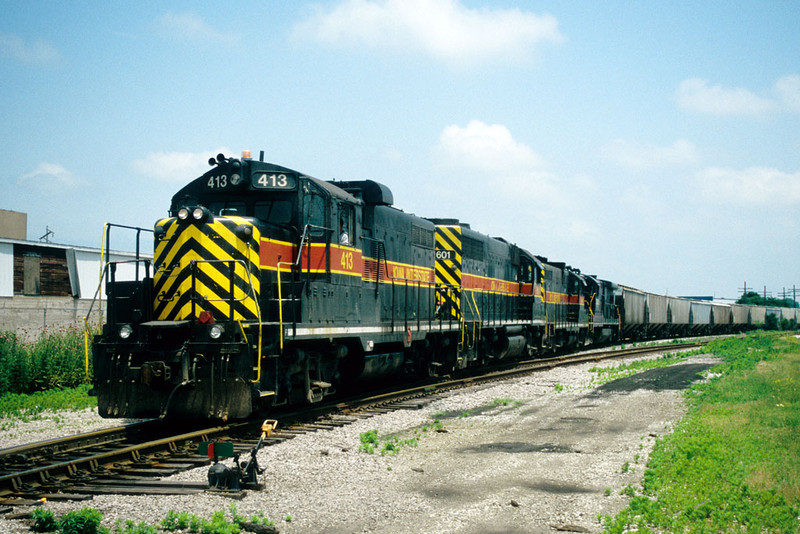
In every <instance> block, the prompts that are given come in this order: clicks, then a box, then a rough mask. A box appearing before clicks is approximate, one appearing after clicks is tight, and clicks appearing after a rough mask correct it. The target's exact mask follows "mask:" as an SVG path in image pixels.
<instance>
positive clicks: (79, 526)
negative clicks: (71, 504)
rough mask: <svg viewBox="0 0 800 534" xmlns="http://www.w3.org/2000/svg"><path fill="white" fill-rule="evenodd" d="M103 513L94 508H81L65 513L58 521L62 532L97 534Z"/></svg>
mask: <svg viewBox="0 0 800 534" xmlns="http://www.w3.org/2000/svg"><path fill="white" fill-rule="evenodd" d="M102 520H103V514H101V513H100V511H99V510H95V509H94V508H81V509H80V510H73V511H71V512H67V513H66V514H64V515H63V516H62V517H61V519H60V520H59V521H58V530H59V531H60V532H61V534H97V533H98V532H99V527H100V521H102Z"/></svg>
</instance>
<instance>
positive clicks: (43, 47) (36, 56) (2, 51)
mask: <svg viewBox="0 0 800 534" xmlns="http://www.w3.org/2000/svg"><path fill="white" fill-rule="evenodd" d="M0 57H10V58H13V59H16V60H18V61H22V62H23V63H30V64H46V63H53V62H55V61H57V60H58V59H59V58H60V57H61V54H59V52H58V50H57V49H56V48H55V47H54V46H53V45H51V44H49V43H46V42H44V41H34V42H32V43H28V42H25V41H24V40H22V38H21V37H19V36H18V35H14V34H11V33H0Z"/></svg>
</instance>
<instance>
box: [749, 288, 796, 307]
mask: <svg viewBox="0 0 800 534" xmlns="http://www.w3.org/2000/svg"><path fill="white" fill-rule="evenodd" d="M736 304H748V305H750V306H774V307H776V308H798V307H800V305H798V304H797V302H796V301H794V300H792V299H789V298H786V299H776V298H774V297H767V298H764V297H762V296H761V295H759V294H758V293H756V292H755V291H748V292H747V293H745V294H744V295H742V296H741V297H739V300H737V301H736Z"/></svg>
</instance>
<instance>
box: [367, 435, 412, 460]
mask: <svg viewBox="0 0 800 534" xmlns="http://www.w3.org/2000/svg"><path fill="white" fill-rule="evenodd" d="M359 439H360V440H361V445H360V446H359V447H358V449H359V450H360V451H362V452H366V453H367V454H373V453H374V452H375V450H376V449H377V448H380V453H381V454H382V455H392V454H396V453H397V452H399V451H400V449H401V448H402V447H404V446H408V447H416V446H417V445H418V441H417V438H408V439H404V440H401V439H400V438H398V437H397V436H387V437H385V438H384V443H383V447H381V446H380V440H379V439H378V431H377V430H368V431H367V432H362V433H361V434H359Z"/></svg>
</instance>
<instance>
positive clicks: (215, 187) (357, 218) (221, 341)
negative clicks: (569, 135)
mask: <svg viewBox="0 0 800 534" xmlns="http://www.w3.org/2000/svg"><path fill="white" fill-rule="evenodd" d="M209 163H210V165H211V169H210V170H209V171H208V172H206V173H205V174H203V175H202V176H200V177H199V178H197V179H195V180H194V181H192V182H190V183H189V184H188V185H186V186H185V187H183V188H182V189H180V190H179V191H178V192H177V193H176V194H175V195H174V196H173V197H172V201H171V205H170V208H169V216H168V217H167V218H165V219H162V220H160V221H158V222H157V223H156V224H155V228H154V231H153V235H154V255H153V258H152V260H150V259H147V258H144V257H139V258H137V260H136V263H137V270H136V272H137V276H136V279H134V280H118V279H117V277H116V271H117V264H114V263H109V264H108V265H107V266H106V279H107V282H106V297H107V301H108V309H107V314H106V315H107V318H106V322H105V324H104V325H103V328H102V330H101V334H99V335H97V336H95V338H94V342H93V365H94V387H93V391H94V393H95V394H96V395H97V397H98V411H99V413H100V415H102V416H104V417H158V416H162V417H164V416H170V417H182V418H214V419H228V418H242V417H246V416H248V415H249V414H250V413H251V412H252V411H253V410H259V409H262V408H268V407H270V406H273V405H282V404H294V403H314V402H318V401H320V400H322V399H323V398H325V397H326V396H329V395H332V394H334V393H336V392H337V391H339V390H341V389H346V388H348V387H352V386H353V385H356V384H359V383H362V384H363V383H368V382H370V381H377V380H385V379H393V380H394V379H403V378H406V379H407V378H412V377H430V376H437V375H442V374H447V373H450V372H453V371H456V370H459V369H465V368H468V367H474V366H482V365H487V364H489V363H491V362H496V361H500V360H503V359H513V358H520V357H529V356H535V355H537V354H541V353H544V352H547V351H551V350H554V349H558V348H563V347H577V346H583V345H587V344H590V343H595V342H607V341H613V340H616V339H620V338H621V337H631V338H645V337H655V336H665V335H675V334H678V333H683V332H689V331H692V332H695V333H700V332H705V331H710V325H711V324H712V322H711V321H712V314H711V306H710V304H705V303H704V304H695V303H694V302H690V301H682V302H678V301H677V299H670V298H668V297H660V296H655V295H648V294H645V293H643V292H640V291H637V290H634V289H631V288H626V287H624V286H618V285H616V284H614V283H612V282H609V281H606V280H601V279H598V278H597V277H596V276H589V275H585V274H582V273H581V272H580V271H579V270H578V269H574V268H572V267H570V266H568V265H566V264H564V263H559V262H551V261H549V260H548V259H547V258H544V257H541V256H536V255H533V254H531V253H530V252H528V251H527V250H525V249H522V248H520V247H518V246H516V245H514V244H511V243H508V242H507V241H505V240H503V239H501V238H494V237H489V236H488V235H485V234H482V233H479V232H477V231H475V230H473V229H472V228H470V226H469V224H466V223H464V222H460V221H459V220H457V219H444V218H438V219H437V218H431V219H426V218H421V217H417V216H415V215H412V214H409V213H405V212H403V211H401V210H399V209H397V208H395V207H393V203H394V199H393V196H392V193H391V191H390V190H389V188H387V187H386V186H384V185H382V184H380V183H377V182H374V181H371V180H362V181H323V180H319V179H316V178H313V177H311V176H308V175H305V174H303V173H300V172H297V171H295V170H292V169H289V168H286V167H282V166H279V165H275V164H271V163H267V162H265V161H263V153H262V157H261V158H259V159H258V160H255V159H252V158H250V157H249V155H248V154H244V155H243V157H242V158H241V159H237V158H227V157H225V156H224V155H222V154H220V155H218V156H217V157H216V158H212V159H211V160H210V161H209ZM139 267H140V268H139ZM140 271H141V272H142V273H143V275H142V276H141V277H140V276H139V275H138V273H139V272H140ZM714 317H716V315H715V316H714ZM726 317H728V319H725V321H727V322H728V324H730V323H731V321H732V320H733V318H738V317H739V315H737V314H730V313H728V314H727V315H726ZM726 328H728V327H727V326H726Z"/></svg>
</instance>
